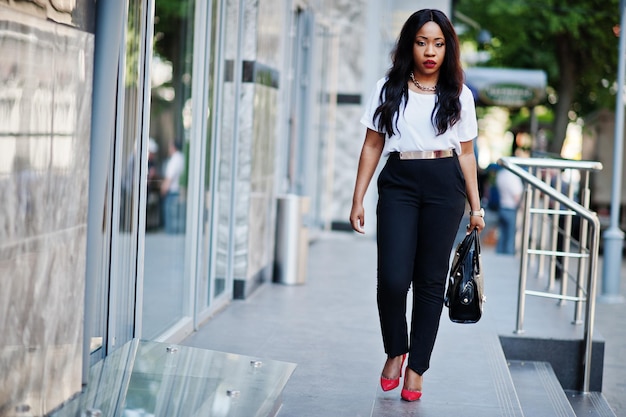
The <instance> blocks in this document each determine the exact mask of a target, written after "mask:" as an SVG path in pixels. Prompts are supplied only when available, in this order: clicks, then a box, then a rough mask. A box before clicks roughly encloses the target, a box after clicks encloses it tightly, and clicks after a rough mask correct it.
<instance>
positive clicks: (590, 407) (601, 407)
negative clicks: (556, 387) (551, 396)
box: [565, 390, 617, 417]
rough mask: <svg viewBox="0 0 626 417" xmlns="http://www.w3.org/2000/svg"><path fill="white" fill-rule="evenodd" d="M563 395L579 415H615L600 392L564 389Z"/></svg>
mask: <svg viewBox="0 0 626 417" xmlns="http://www.w3.org/2000/svg"><path fill="white" fill-rule="evenodd" d="M565 395H567V399H568V400H569V402H570V404H571V405H572V408H574V411H575V412H576V415H577V416H579V417H582V416H585V417H617V415H616V414H615V413H614V412H613V410H612V409H611V407H610V406H609V403H608V401H607V400H606V398H605V397H604V395H603V394H602V393H601V392H588V393H586V394H585V393H581V392H577V391H571V390H565Z"/></svg>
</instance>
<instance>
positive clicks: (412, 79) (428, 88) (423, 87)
mask: <svg viewBox="0 0 626 417" xmlns="http://www.w3.org/2000/svg"><path fill="white" fill-rule="evenodd" d="M410 77H411V81H413V84H415V86H416V87H417V88H418V89H420V90H422V91H430V92H434V91H437V86H436V85H434V86H432V87H426V86H423V85H422V84H420V82H419V81H417V80H416V79H415V76H414V75H413V71H411V74H410Z"/></svg>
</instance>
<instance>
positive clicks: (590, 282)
mask: <svg viewBox="0 0 626 417" xmlns="http://www.w3.org/2000/svg"><path fill="white" fill-rule="evenodd" d="M498 164H499V165H501V166H503V167H504V168H506V169H508V170H509V171H511V172H513V173H514V174H515V175H517V176H518V177H520V178H521V179H522V180H523V181H525V183H526V190H525V198H524V218H523V232H522V245H521V261H520V275H519V293H518V309H517V329H516V333H522V332H523V320H524V309H525V302H526V295H533V296H544V297H550V298H558V299H560V300H562V301H566V300H568V301H575V302H576V309H575V319H574V323H579V322H580V320H579V317H580V315H579V312H580V308H581V307H582V304H581V303H582V302H586V309H585V319H584V325H585V327H584V333H583V338H584V345H585V353H584V364H583V366H584V370H583V392H589V390H590V384H591V358H592V346H593V330H594V320H595V299H596V283H597V275H598V253H599V248H600V220H599V219H598V216H597V215H596V213H595V212H593V211H591V210H589V208H588V206H589V201H590V198H589V172H590V171H599V170H601V169H602V164H601V163H600V162H594V161H570V160H559V159H548V158H519V157H504V158H500V159H499V160H498ZM522 166H523V167H527V168H529V170H528V171H527V170H526V169H524V168H522ZM533 169H536V170H539V169H559V170H564V169H575V170H579V171H582V172H584V173H585V175H584V177H583V178H582V187H581V193H580V201H581V202H582V203H583V204H584V205H581V204H579V203H577V202H576V201H574V199H573V194H572V192H571V191H570V192H569V193H568V195H565V194H563V193H562V192H561V191H559V189H560V188H561V183H560V177H559V179H558V180H557V187H558V188H559V189H556V188H554V187H552V186H551V185H549V184H548V183H546V182H544V181H542V180H541V179H539V178H538V177H537V176H535V175H533V174H532V173H531V172H529V171H532V170H533ZM547 178H548V179H547V181H548V182H551V180H552V179H551V177H550V175H548V177H547ZM570 188H571V187H570ZM533 189H536V190H538V191H540V192H541V193H543V201H544V202H545V206H548V204H547V203H548V198H552V199H554V200H556V201H558V202H559V203H561V204H562V205H563V206H565V207H566V208H568V209H569V210H571V211H573V212H574V213H576V214H577V215H579V216H580V217H581V218H582V219H583V221H582V222H581V229H580V230H581V236H580V242H579V243H580V250H581V256H580V259H581V265H580V267H579V268H578V281H577V283H578V288H577V290H576V292H577V295H576V296H575V297H571V296H567V295H566V283H565V281H566V280H565V277H563V279H562V288H561V294H553V293H547V292H546V293H544V292H539V291H529V290H527V289H526V279H527V275H528V260H529V254H538V255H539V256H541V258H540V263H542V262H543V260H544V259H543V256H544V255H550V256H553V257H556V256H569V255H570V250H569V240H568V241H567V243H566V245H565V246H566V247H565V248H564V250H563V251H556V236H555V234H554V233H553V234H552V237H553V241H552V245H551V246H552V251H542V250H540V249H537V248H535V249H531V248H529V246H530V244H531V243H530V226H531V221H530V215H531V212H532V211H535V213H534V214H542V215H543V216H548V215H549V213H548V210H542V209H533V208H532V205H533V203H534V205H535V206H538V205H539V198H540V196H539V195H538V194H535V198H532V196H533V193H532V190H533ZM560 213H561V214H563V212H560ZM553 214H555V213H553ZM555 215H556V216H559V215H560V214H559V212H558V210H557V212H556V214H555ZM568 217H569V221H568V222H567V223H566V233H569V232H570V231H571V216H568ZM557 219H558V217H557ZM556 223H557V224H558V220H557V222H556ZM587 223H588V225H589V230H590V234H589V237H587V233H586V232H587ZM534 224H535V225H536V224H537V222H534ZM544 224H545V223H544ZM544 236H545V235H544V233H542V234H541V238H542V241H543V237H544ZM588 238H589V242H590V245H589V248H587V247H586V243H587V239H588ZM542 244H545V241H543V242H542ZM542 247H543V246H542ZM583 251H588V255H587V256H582V252H583ZM587 259H588V260H589V266H588V270H587V271H586V272H585V271H584V269H585V268H584V261H585V260H587ZM585 273H586V275H587V279H586V284H587V285H586V286H587V288H586V291H585V292H583V288H582V287H583V285H582V282H585V279H584V278H585ZM564 274H565V272H564ZM553 279H554V273H553V271H552V273H551V274H550V281H551V283H552V281H553Z"/></svg>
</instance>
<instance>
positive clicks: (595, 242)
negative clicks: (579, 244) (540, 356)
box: [583, 217, 600, 392]
mask: <svg viewBox="0 0 626 417" xmlns="http://www.w3.org/2000/svg"><path fill="white" fill-rule="evenodd" d="M591 231H592V236H591V248H590V249H591V254H592V256H590V258H589V259H590V260H589V278H588V279H587V311H586V318H585V336H584V340H585V359H584V375H583V392H589V391H590V387H591V358H592V356H593V349H592V348H593V329H594V322H595V317H596V278H597V275H598V252H599V250H600V239H599V234H600V220H598V218H597V217H596V218H595V219H594V222H593V225H592V228H591Z"/></svg>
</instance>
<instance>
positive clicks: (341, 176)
mask: <svg viewBox="0 0 626 417" xmlns="http://www.w3.org/2000/svg"><path fill="white" fill-rule="evenodd" d="M361 112H362V108H361V106H359V105H342V106H338V108H337V114H338V117H337V132H338V134H337V140H336V143H335V146H336V148H335V161H334V167H335V172H334V178H333V192H332V196H333V198H332V208H331V216H332V220H333V221H336V222H343V223H347V222H348V221H349V220H348V219H349V217H350V209H351V207H352V193H353V191H354V181H355V180H356V172H357V168H358V163H359V154H360V152H361V146H362V145H363V139H364V138H365V128H364V127H363V126H362V125H361V123H359V119H360V118H361ZM375 186H376V184H375V182H374V180H372V183H370V188H371V189H375V188H376V187H375ZM371 219H372V220H373V218H371Z"/></svg>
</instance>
